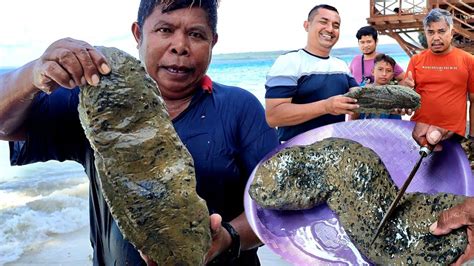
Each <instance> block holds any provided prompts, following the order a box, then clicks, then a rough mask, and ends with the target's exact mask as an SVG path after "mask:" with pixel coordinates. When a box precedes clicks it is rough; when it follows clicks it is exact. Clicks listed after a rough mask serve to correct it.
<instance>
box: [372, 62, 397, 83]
mask: <svg viewBox="0 0 474 266" xmlns="http://www.w3.org/2000/svg"><path fill="white" fill-rule="evenodd" d="M372 74H373V75H374V83H375V85H386V84H388V83H389V82H390V81H391V80H392V79H393V67H392V65H390V64H389V63H387V62H385V61H379V62H377V63H376V64H375V65H374V69H373V70H372Z"/></svg>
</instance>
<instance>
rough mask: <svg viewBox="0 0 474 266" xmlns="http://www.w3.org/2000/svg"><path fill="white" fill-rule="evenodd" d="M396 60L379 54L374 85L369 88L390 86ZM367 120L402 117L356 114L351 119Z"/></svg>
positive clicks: (375, 62)
mask: <svg viewBox="0 0 474 266" xmlns="http://www.w3.org/2000/svg"><path fill="white" fill-rule="evenodd" d="M395 65H396V63H395V60H394V59H393V58H392V57H390V56H389V55H386V54H378V55H377V56H376V57H375V60H374V68H373V69H372V75H373V76H374V83H373V84H368V85H367V86H381V85H390V84H391V82H392V80H393V76H394V68H395ZM367 118H386V119H401V116H400V115H396V114H365V113H360V114H355V115H353V116H352V117H351V119H352V120H355V119H367Z"/></svg>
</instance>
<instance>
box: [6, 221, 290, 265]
mask: <svg viewBox="0 0 474 266" xmlns="http://www.w3.org/2000/svg"><path fill="white" fill-rule="evenodd" d="M258 253H259V257H260V262H261V264H262V265H263V266H286V265H291V264H289V263H287V262H286V261H284V260H283V259H281V258H280V257H279V256H278V255H276V254H274V253H273V252H272V251H270V249H268V248H267V247H265V246H263V247H261V248H260V249H259V251H258ZM15 265H18V266H21V265H33V266H34V265H38V266H39V265H41V266H45V265H48V266H57V265H75V266H87V265H92V248H91V247H90V242H89V227H88V226H86V227H84V228H81V229H80V230H78V231H75V232H72V233H69V234H57V235H53V236H52V239H51V240H49V241H47V242H45V243H43V244H41V245H37V246H34V247H31V248H30V249H28V250H25V253H23V255H22V256H21V257H20V258H19V259H18V260H16V261H14V262H10V263H7V264H5V266H15Z"/></svg>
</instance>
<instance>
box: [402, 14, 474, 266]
mask: <svg viewBox="0 0 474 266" xmlns="http://www.w3.org/2000/svg"><path fill="white" fill-rule="evenodd" d="M423 26H424V29H425V35H426V39H427V42H428V48H429V49H427V50H425V51H423V52H422V53H420V54H417V55H415V56H413V57H412V58H411V59H410V63H409V64H408V70H407V73H408V74H407V77H406V79H405V80H403V81H402V83H404V84H405V85H407V86H411V87H414V88H415V90H416V91H417V92H418V93H419V94H420V95H421V108H420V109H419V110H417V111H416V112H415V114H414V116H413V117H412V120H413V121H416V125H415V128H414V129H413V138H414V139H415V140H416V141H417V142H418V143H421V142H422V141H424V140H425V139H426V140H427V141H428V142H429V143H431V144H433V145H436V144H438V143H439V142H440V141H441V140H444V139H447V138H449V137H451V136H452V135H454V134H456V135H459V136H466V120H467V117H466V108H467V97H469V101H470V102H471V105H470V108H469V117H470V124H469V132H468V133H469V135H470V136H472V135H473V134H474V127H473V125H474V124H473V122H472V121H473V120H474V106H473V104H474V101H473V100H474V56H473V55H471V54H469V53H466V52H464V51H462V50H460V49H458V48H455V47H453V45H452V44H451V41H452V38H453V18H452V17H451V14H450V13H449V12H447V11H445V10H442V9H438V8H435V9H433V10H431V11H430V13H429V14H428V15H427V16H426V17H425V19H424V20H423ZM473 204H474V197H470V198H467V199H466V201H465V202H464V203H462V204H459V205H457V206H455V207H453V208H451V209H449V210H446V211H444V212H443V213H442V214H441V215H440V217H439V219H438V221H437V222H435V223H434V224H433V225H431V227H430V231H431V232H432V234H434V235H443V234H447V233H449V232H450V231H451V230H453V229H456V228H459V227H462V226H466V227H467V228H466V229H467V230H466V231H467V235H468V241H469V244H468V246H467V247H466V250H465V251H464V254H463V255H462V256H461V257H460V258H459V259H458V261H457V262H456V265H458V264H461V263H463V262H466V261H468V260H470V259H473V258H474V205H473Z"/></svg>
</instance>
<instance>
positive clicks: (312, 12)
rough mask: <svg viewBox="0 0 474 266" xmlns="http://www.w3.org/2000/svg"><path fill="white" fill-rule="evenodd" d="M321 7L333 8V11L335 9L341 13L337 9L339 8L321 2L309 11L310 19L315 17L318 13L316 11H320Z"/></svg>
mask: <svg viewBox="0 0 474 266" xmlns="http://www.w3.org/2000/svg"><path fill="white" fill-rule="evenodd" d="M320 8H324V9H327V10H331V11H334V12H336V13H338V14H339V11H337V9H336V8H335V7H333V6H330V5H326V4H321V5H317V6H315V7H313V8H311V10H310V11H309V13H308V21H310V20H312V19H313V17H314V15H316V13H317V12H318V9H320Z"/></svg>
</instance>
